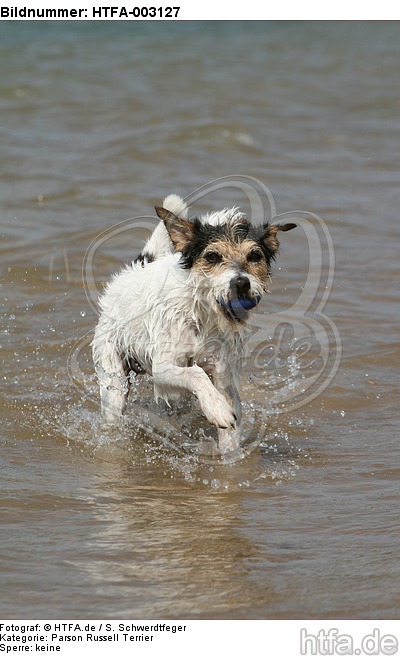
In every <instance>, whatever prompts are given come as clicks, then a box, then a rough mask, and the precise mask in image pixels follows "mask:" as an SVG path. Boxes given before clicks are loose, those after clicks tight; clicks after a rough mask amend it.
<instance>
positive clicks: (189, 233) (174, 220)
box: [155, 207, 195, 253]
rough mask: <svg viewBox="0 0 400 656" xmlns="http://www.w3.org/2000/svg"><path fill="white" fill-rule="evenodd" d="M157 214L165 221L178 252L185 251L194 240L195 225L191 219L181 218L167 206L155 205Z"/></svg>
mask: <svg viewBox="0 0 400 656" xmlns="http://www.w3.org/2000/svg"><path fill="white" fill-rule="evenodd" d="M155 210H156V213H157V216H158V217H159V218H160V219H162V220H163V221H164V225H165V227H166V229H167V231H168V234H169V236H170V239H171V241H172V243H173V245H174V247H175V250H176V251H177V252H179V253H180V252H181V251H184V250H185V248H186V247H187V246H188V245H189V243H190V242H191V241H192V239H193V236H194V230H195V227H194V225H193V223H190V221H186V220H185V219H180V218H179V217H178V216H175V214H174V213H173V212H170V211H169V210H166V209H165V207H155Z"/></svg>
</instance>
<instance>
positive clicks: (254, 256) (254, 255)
mask: <svg viewBox="0 0 400 656" xmlns="http://www.w3.org/2000/svg"><path fill="white" fill-rule="evenodd" d="M262 258H263V256H262V254H261V253H260V251H251V253H249V254H248V256H247V261H248V262H260V260H262Z"/></svg>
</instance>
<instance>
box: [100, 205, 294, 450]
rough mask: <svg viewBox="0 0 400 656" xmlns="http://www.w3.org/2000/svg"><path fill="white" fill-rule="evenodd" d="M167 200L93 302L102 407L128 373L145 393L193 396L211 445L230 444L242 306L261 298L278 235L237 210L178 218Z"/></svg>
mask: <svg viewBox="0 0 400 656" xmlns="http://www.w3.org/2000/svg"><path fill="white" fill-rule="evenodd" d="M188 209H189V208H188V206H187V205H186V203H185V202H184V201H183V200H182V198H180V197H179V196H176V195H174V194H171V195H170V196H168V197H167V198H166V199H165V200H164V202H163V207H156V208H155V210H156V212H157V215H158V217H159V218H160V219H162V221H161V222H160V224H159V225H158V226H157V228H156V229H155V230H154V232H153V234H152V235H151V237H150V239H149V240H148V242H147V243H146V245H145V246H144V248H143V251H142V252H141V254H140V255H139V256H138V257H137V258H136V260H135V261H134V262H133V264H131V265H129V266H126V267H125V268H124V269H123V270H122V271H121V272H120V273H117V274H116V275H115V276H114V277H113V279H112V280H111V281H110V282H109V283H108V285H107V286H106V288H105V291H104V294H103V295H102V296H101V298H100V301H99V302H100V308H101V314H100V319H99V322H98V325H97V327H96V331H95V336H94V340H93V357H94V362H95V367H96V372H97V376H98V379H99V383H100V395H101V405H102V411H103V414H104V416H105V419H106V420H107V421H111V422H113V421H115V420H117V419H118V418H119V417H121V416H122V414H123V413H124V411H125V407H126V400H127V397H128V392H129V380H130V378H129V375H130V372H131V371H133V372H134V373H136V374H142V373H148V374H150V375H151V376H152V377H153V383H154V396H155V398H156V399H158V398H160V397H161V398H163V399H165V401H166V402H167V403H168V401H170V400H173V399H177V398H179V397H180V395H181V394H182V392H190V393H191V394H194V395H195V396H196V397H197V399H198V401H199V403H200V407H201V410H202V412H203V413H204V414H205V416H206V418H207V419H208V421H209V422H210V423H211V424H213V425H214V426H216V427H217V429H218V447H219V451H220V452H221V453H229V452H231V451H234V450H235V449H237V448H238V447H239V444H240V432H239V424H240V420H241V402H240V396H239V391H238V388H239V374H240V369H241V363H242V359H243V354H244V346H245V344H246V340H247V338H248V335H249V330H248V328H247V326H246V324H247V321H248V317H249V313H250V310H251V309H252V308H254V307H255V306H256V305H257V304H258V303H259V301H260V300H261V298H262V296H263V294H264V293H265V292H268V281H269V275H270V264H271V261H272V260H274V258H275V256H276V254H277V252H278V247H279V242H278V239H277V233H278V231H280V230H282V231H286V230H292V228H295V227H296V225H295V224H293V223H287V224H285V225H278V224H275V225H274V224H268V223H266V224H264V225H259V226H254V225H252V224H251V223H250V221H249V219H248V218H247V216H246V215H245V214H243V213H242V212H240V211H239V209H238V208H236V207H234V208H232V209H223V210H221V211H219V212H213V213H211V214H206V215H204V216H201V217H199V218H197V217H196V218H187V214H188Z"/></svg>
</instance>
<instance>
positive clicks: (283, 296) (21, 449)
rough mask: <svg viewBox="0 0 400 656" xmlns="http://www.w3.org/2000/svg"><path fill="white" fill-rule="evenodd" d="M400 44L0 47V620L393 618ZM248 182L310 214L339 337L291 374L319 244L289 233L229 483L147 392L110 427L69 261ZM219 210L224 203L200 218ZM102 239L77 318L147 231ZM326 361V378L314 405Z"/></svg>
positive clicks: (309, 31) (385, 38)
mask: <svg viewBox="0 0 400 656" xmlns="http://www.w3.org/2000/svg"><path fill="white" fill-rule="evenodd" d="M399 30H400V27H399V26H398V24H395V23H393V24H391V23H365V24H362V23H347V24H346V23H330V24H321V23H312V24H311V23H301V24H296V23H260V24H255V23H215V24H213V23H204V24H202V23H196V24H195V23H176V24H168V26H167V25H166V24H165V23H163V24H161V23H160V24H156V23H154V24H144V23H140V25H134V24H129V25H128V24H122V23H118V24H111V23H108V22H105V23H104V22H98V23H81V24H79V23H40V22H38V23H26V22H25V23H17V22H13V23H7V25H1V26H0V53H1V61H2V72H1V76H0V99H1V105H2V121H1V126H0V131H1V144H2V145H1V153H2V157H1V159H0V185H1V198H2V204H1V208H0V219H1V240H2V241H1V253H2V257H1V277H2V280H1V285H2V287H1V291H2V307H1V332H2V335H1V361H2V367H1V379H2V405H3V408H2V415H3V422H2V429H1V434H0V439H1V455H2V467H1V481H2V483H1V489H2V510H1V513H2V518H1V526H2V541H1V550H2V554H1V561H0V576H1V584H2V590H3V591H4V590H6V594H3V595H2V598H1V600H0V615H1V616H4V617H14V618H26V617H37V618H39V617H40V618H56V617H57V618H60V617H62V618H64V617H65V618H86V617H88V618H92V617H93V618H99V617H107V618H114V617H120V618H128V617H148V618H151V617H165V618H174V617H186V618H205V617H210V618H213V617H218V618H235V617H241V618H296V617H326V618H327V617H331V618H338V617H351V618H368V617H379V618H395V617H398V614H399V610H400V593H399V590H400V564H399V560H398V551H399V537H398V516H399V515H398V506H399V504H398V489H399V478H400V460H399V426H400V420H399V412H398V365H399V359H400V345H399V339H398V308H399V305H398V300H399V263H398V261H399V258H398V250H399V247H398V243H399V237H400V225H399V218H398V206H399V163H398V152H399V127H400V120H399V114H398V108H399V101H400V98H399V96H400V91H399V90H400V85H399V71H398V61H399V55H400V52H399V51H400V40H399ZM249 44H251V47H249ZM240 174H245V175H247V176H253V177H254V178H257V179H258V180H260V181H261V182H263V183H264V184H266V185H267V186H268V187H269V189H270V190H271V192H272V193H273V195H274V198H275V201H276V204H277V211H278V212H291V211H300V210H301V211H303V212H311V213H313V214H315V215H318V216H320V217H322V219H323V220H324V222H325V224H326V225H327V226H328V228H329V232H330V234H331V236H332V239H333V244H334V250H335V258H336V265H335V278H334V282H333V288H332V292H331V294H330V297H329V302H328V304H327V307H326V308H325V309H324V310H323V312H324V314H325V315H326V316H327V317H328V318H329V320H330V322H333V324H330V323H329V322H328V321H327V320H324V319H322V318H320V322H319V323H318V322H317V323H316V324H315V323H312V322H311V323H310V320H307V321H308V323H307V325H308V326H310V325H311V326H312V327H313V330H314V329H315V330H316V332H314V341H313V342H312V348H311V350H310V351H309V352H308V353H306V354H305V355H304V353H303V352H302V351H300V350H299V348H298V347H299V342H298V341H297V342H296V339H300V340H301V339H302V338H303V341H304V339H305V341H307V335H306V338H305V337H304V335H305V333H304V326H303V333H302V332H301V330H300V328H299V326H300V324H301V321H299V316H298V314H296V312H295V311H294V310H293V311H291V308H293V307H294V306H295V304H296V301H297V300H298V299H299V297H301V294H302V292H303V291H304V288H306V289H307V284H308V278H307V273H308V267H309V260H310V253H309V250H308V244H309V241H308V240H307V238H306V233H305V231H304V230H303V229H302V228H301V227H300V228H299V229H298V230H296V231H293V232H290V233H288V234H287V235H283V236H282V240H281V241H282V249H281V255H280V258H279V260H278V262H277V265H276V270H275V274H276V275H275V276H274V281H273V295H272V296H268V298H267V299H266V300H265V301H263V302H262V304H261V306H260V308H259V309H258V310H257V311H256V313H255V315H254V321H255V325H256V326H257V331H258V332H257V331H255V332H254V335H253V338H252V341H251V352H250V357H249V359H248V360H247V362H246V366H245V370H244V375H243V384H242V388H243V389H242V397H243V402H244V434H245V436H246V438H247V441H246V445H245V449H244V451H243V453H242V458H240V459H239V460H237V461H235V462H233V463H230V464H226V463H222V462H221V461H220V460H219V459H218V457H215V456H212V454H211V453H209V452H207V447H209V448H210V445H211V443H210V441H207V437H205V438H204V439H205V442H204V440H203V444H202V448H200V447H199V444H200V445H201V443H202V442H201V440H202V437H204V430H205V426H204V423H203V422H202V420H201V417H200V415H199V413H198V412H197V410H196V409H193V408H190V407H186V406H182V407H180V408H179V412H178V414H176V413H175V414H171V413H169V412H168V411H167V409H166V408H165V407H162V406H160V407H158V408H157V407H156V406H155V405H154V403H153V402H152V400H151V385H150V383H149V382H146V381H139V382H138V384H137V388H136V389H135V394H134V395H133V397H134V398H133V399H132V400H131V402H130V406H129V411H128V413H127V416H126V418H125V420H124V423H123V425H122V426H120V427H118V428H115V429H106V428H104V426H103V425H102V424H101V421H100V419H99V413H98V400H97V387H96V381H95V379H94V375H93V369H92V364H91V359H90V352H89V342H90V339H91V331H92V330H93V328H94V325H95V323H96V320H97V315H96V312H95V311H94V309H93V307H92V305H91V304H90V303H89V302H88V299H87V297H86V295H85V289H84V280H83V279H82V263H83V262H84V256H85V252H86V250H87V249H88V247H89V246H90V244H91V243H92V241H93V240H95V239H96V238H98V235H99V234H100V233H102V231H105V230H107V229H109V228H111V227H113V226H116V225H117V224H119V223H120V222H122V221H125V220H126V219H128V218H130V217H137V216H140V217H143V216H146V215H152V213H153V212H152V207H153V205H155V204H157V203H160V201H161V200H162V198H163V197H164V196H165V195H166V194H168V193H170V192H172V191H174V192H177V193H181V194H182V195H186V194H189V193H191V192H193V191H194V190H195V189H197V188H198V187H200V186H202V185H204V184H206V183H207V182H209V181H211V180H213V179H216V178H220V177H222V176H227V175H236V176H238V175H240ZM245 203H246V199H245ZM233 204H243V198H242V196H241V195H240V193H239V192H238V191H237V190H232V189H227V188H222V189H220V190H219V191H218V192H216V193H215V194H213V195H210V196H209V197H207V198H205V199H201V200H200V202H199V208H200V209H204V208H205V207H207V208H210V207H211V208H212V209H216V208H219V207H221V206H226V205H227V206H229V205H233ZM304 216H307V215H305V214H304ZM321 234H322V233H319V236H320V237H321ZM108 236H109V238H107V240H105V241H104V243H102V244H100V245H99V248H98V250H97V251H96V256H95V257H94V259H93V262H92V264H91V269H90V271H91V273H92V274H93V279H91V280H88V278H87V276H86V278H85V280H86V284H87V291H88V294H89V300H91V299H92V298H95V297H96V295H97V291H96V289H97V288H98V287H101V284H102V283H103V282H104V281H105V280H106V279H107V278H108V277H109V276H110V274H111V272H112V271H115V270H118V268H119V267H120V266H121V265H122V264H123V263H124V262H129V261H130V260H131V259H132V257H133V256H134V255H135V254H137V252H138V250H139V249H140V246H141V244H142V242H143V239H144V238H145V236H146V231H145V229H144V228H143V226H142V227H139V228H137V226H136V227H135V228H134V229H133V228H132V230H130V231H128V232H122V231H121V232H119V233H118V234H116V231H115V230H113V231H111V232H110V233H109V235H108ZM321 239H322V237H321ZM317 241H318V240H317ZM96 243H97V244H98V243H99V242H98V241H97V242H96ZM312 250H313V249H312ZM328 250H329V249H328ZM328 250H327V247H326V244H325V249H324V251H323V257H322V263H321V265H320V269H321V271H322V272H323V273H324V275H325V274H326V272H327V269H328V264H329V262H328V260H329V252H328ZM311 254H312V253H311ZM322 278H323V279H324V276H322ZM311 279H312V276H311V277H310V280H311ZM311 282H312V280H311ZM321 289H322V287H321V285H320V288H319V291H318V294H319V293H321ZM318 294H316V296H318ZM315 312H316V303H315V302H314V305H311V306H310V311H309V313H308V316H309V319H310V317H311V319H312V318H314V319H315V318H316V315H315ZM277 317H278V318H277ZM282 317H283V319H284V321H281V319H282ZM316 325H318V326H319V329H316ZM334 326H336V327H337V331H338V334H339V335H340V339H341V343H342V346H343V352H342V354H341V357H339V356H340V345H339V343H338V340H337V338H335V333H334ZM297 331H300V332H297ZM324 340H325V341H324ZM321 344H322V345H323V347H324V348H321ZM324 349H325V350H324ZM327 351H329V357H328V358H327V361H326V362H325V363H324V367H325V370H326V371H327V372H328V373H329V367H333V365H334V361H335V358H337V359H339V360H340V368H339V371H338V373H337V374H336V376H335V377H334V379H333V381H332V382H331V383H330V385H329V387H326V389H323V390H322V391H318V384H317V385H315V386H314V387H310V388H308V387H307V385H308V382H307V381H308V380H309V377H310V376H311V375H312V374H313V373H315V371H318V367H319V368H321V366H322V365H321V357H322V359H323V355H324V353H325V352H327ZM328 382H329V380H328ZM302 389H305V391H304V392H302ZM313 390H314V391H315V390H317V393H316V394H315V395H314V398H312V396H313ZM296 395H297V396H296ZM293 398H295V399H297V402H293ZM310 399H311V400H310ZM199 440H200V442H199Z"/></svg>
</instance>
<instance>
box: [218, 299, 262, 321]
mask: <svg viewBox="0 0 400 656" xmlns="http://www.w3.org/2000/svg"><path fill="white" fill-rule="evenodd" d="M260 300H261V296H254V297H253V298H232V299H231V300H230V301H224V300H223V299H222V298H220V299H219V300H218V303H219V305H220V306H221V307H223V308H224V310H226V311H227V312H228V313H229V314H231V315H233V316H234V317H238V318H240V317H244V316H245V315H246V313H247V312H248V311H249V310H251V309H252V308H254V307H255V306H256V305H257V304H258V303H259V302H260Z"/></svg>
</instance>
